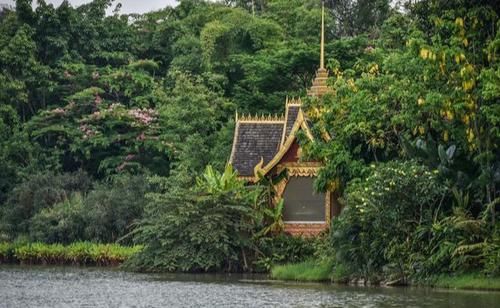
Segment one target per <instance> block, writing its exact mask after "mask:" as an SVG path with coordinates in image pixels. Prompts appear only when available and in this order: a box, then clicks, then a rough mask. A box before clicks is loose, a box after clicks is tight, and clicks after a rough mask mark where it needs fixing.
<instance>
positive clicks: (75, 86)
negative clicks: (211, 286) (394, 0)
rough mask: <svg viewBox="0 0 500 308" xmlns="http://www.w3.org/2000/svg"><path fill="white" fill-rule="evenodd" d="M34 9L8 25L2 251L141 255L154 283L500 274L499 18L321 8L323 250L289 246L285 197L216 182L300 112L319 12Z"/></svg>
mask: <svg viewBox="0 0 500 308" xmlns="http://www.w3.org/2000/svg"><path fill="white" fill-rule="evenodd" d="M32 2H33V1H31V0H17V1H16V9H15V11H4V12H2V13H1V14H0V175H1V177H0V240H6V241H10V242H13V241H15V240H16V239H21V240H30V241H41V242H46V243H54V244H55V245H56V246H57V244H69V243H72V242H75V241H93V242H103V243H112V242H117V241H122V242H126V243H131V242H135V243H137V244H141V245H144V249H143V250H142V251H141V252H140V253H139V254H137V255H135V256H134V257H133V258H131V259H130V260H129V262H128V266H130V267H134V268H137V269H143V270H152V271H156V270H182V271H215V270H229V271H240V270H247V271H252V270H254V271H260V270H269V268H271V267H272V266H273V265H274V264H279V263H284V262H304V261H308V260H309V259H310V258H312V257H315V258H317V259H320V260H321V262H320V263H318V262H313V261H308V263H302V265H301V266H297V269H295V268H292V271H302V270H303V269H304V267H307V266H308V265H311V264H322V265H323V264H326V265H328V267H330V266H333V272H332V273H331V274H332V275H331V277H334V278H335V279H338V278H345V279H347V278H363V279H369V280H373V281H379V280H383V279H400V280H402V281H407V280H409V279H419V280H425V278H426V277H430V276H433V275H436V274H450V273H451V274H457V273H460V274H462V273H467V272H481V273H482V274H486V275H490V276H498V275H499V274H500V267H499V264H500V236H499V234H500V231H499V230H500V228H499V221H498V220H499V217H498V207H499V203H500V196H499V195H500V192H499V188H498V187H499V182H500V162H499V160H498V158H499V157H500V150H499V139H500V130H499V126H500V125H499V124H500V104H499V99H500V86H499V84H500V58H499V55H498V54H499V49H500V21H499V15H500V10H499V7H498V4H497V3H496V1H493V0H486V1H479V0H478V1H465V0H453V1H441V0H424V1H403V2H404V3H405V5H404V8H399V9H396V8H393V7H391V2H390V1H388V0H377V1H351V0H331V1H325V3H326V9H327V12H326V13H327V14H326V23H327V25H328V29H329V30H328V31H327V33H326V39H327V45H326V57H327V67H328V69H329V71H330V80H329V84H330V87H331V89H332V91H331V92H330V93H329V94H327V95H325V96H324V97H322V98H321V99H317V98H310V99H307V102H306V106H305V110H306V112H307V115H308V117H309V119H310V120H311V123H312V124H313V127H312V130H313V133H314V134H315V135H316V136H317V137H318V138H316V141H315V142H311V143H307V144H305V151H304V154H305V156H307V157H309V158H312V159H314V160H317V161H322V162H324V163H325V166H324V168H322V170H321V171H320V175H319V178H318V180H317V181H316V186H317V188H318V190H326V189H335V190H337V192H338V194H339V195H340V196H341V198H340V201H341V203H342V204H343V207H344V212H343V214H342V215H341V216H340V217H338V218H337V219H335V220H334V221H333V223H332V226H331V231H330V234H328V236H327V238H328V240H322V239H319V240H311V241H309V240H305V239H300V238H291V237H288V236H285V235H281V234H280V233H281V232H282V229H283V219H282V213H281V210H282V207H283V203H281V204H280V206H277V207H275V208H269V206H268V205H269V200H270V198H272V197H273V195H272V194H273V192H272V189H270V187H269V185H270V184H272V181H273V179H266V181H261V183H260V185H257V186H254V187H248V186H245V185H243V184H242V183H241V182H239V181H238V180H236V174H235V173H234V172H233V171H232V170H231V168H230V167H227V168H226V169H225V171H224V172H219V170H224V167H225V165H226V162H227V158H228V157H229V153H230V145H231V141H232V133H233V130H234V122H233V121H232V120H231V119H232V117H233V114H234V113H235V111H238V112H245V113H248V112H251V113H255V112H257V113H269V112H282V107H283V103H284V98H285V96H286V95H289V96H299V95H300V96H304V95H305V93H306V89H307V88H308V87H309V85H310V83H311V80H312V78H313V76H314V71H315V69H316V68H317V66H318V59H319V48H318V41H319V25H320V18H319V16H320V1H316V0H293V1H290V0H259V1H222V2H212V1H203V0H182V1H180V2H179V4H178V5H177V6H176V7H167V8H165V9H163V10H160V11H157V12H151V13H147V14H144V15H130V16H126V15H120V14H119V13H118V12H117V13H114V14H113V15H109V16H106V9H107V8H108V7H109V6H110V5H111V2H112V1H109V0H94V1H92V2H90V3H88V4H85V5H82V6H80V7H77V8H74V7H72V6H71V5H69V4H68V2H67V1H63V3H62V4H61V5H60V6H59V7H54V6H53V5H50V4H47V3H46V2H45V1H38V5H37V6H36V8H35V9H33V6H32V4H33V3H32ZM325 133H327V134H328V135H330V137H331V138H322V137H324V136H325V135H326V134H325ZM206 166H213V169H212V167H206ZM274 180H275V179H274ZM40 245H41V244H40ZM56 246H53V247H54V249H55V250H58V249H59V248H57V247H59V246H57V247H56ZM0 247H3V246H0ZM61 247H62V246H61ZM1 249H3V248H1ZM30 249H31V248H30ZM61 249H62V248H61ZM82 249H83V250H85V249H86V248H85V249H84V248H82ZM28 250H29V249H28ZM77 250H78V249H77ZM324 270H325V268H324V267H322V269H321V271H320V272H321V275H323V274H324V273H325V271H324ZM326 271H327V270H326Z"/></svg>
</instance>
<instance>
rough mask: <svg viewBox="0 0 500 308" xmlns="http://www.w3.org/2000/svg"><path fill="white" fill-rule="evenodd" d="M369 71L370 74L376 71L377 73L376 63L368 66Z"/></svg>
mask: <svg viewBox="0 0 500 308" xmlns="http://www.w3.org/2000/svg"><path fill="white" fill-rule="evenodd" d="M369 73H370V74H376V73H378V64H375V65H373V66H372V67H371V68H370V70H369Z"/></svg>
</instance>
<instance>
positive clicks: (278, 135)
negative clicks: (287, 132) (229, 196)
mask: <svg viewBox="0 0 500 308" xmlns="http://www.w3.org/2000/svg"><path fill="white" fill-rule="evenodd" d="M284 123H285V121H284V119H274V120H262V119H261V120H259V119H251V118H247V119H243V120H238V121H237V122H236V130H235V134H234V141H233V149H232V152H231V158H230V160H229V162H230V163H231V164H232V165H233V167H234V168H235V169H236V170H237V171H238V173H239V175H240V176H242V177H253V176H254V168H255V166H256V165H258V164H259V163H261V162H262V163H263V164H268V163H269V162H270V161H271V160H272V159H273V158H274V156H275V155H276V153H278V150H279V148H280V145H281V139H282V135H283V127H284Z"/></svg>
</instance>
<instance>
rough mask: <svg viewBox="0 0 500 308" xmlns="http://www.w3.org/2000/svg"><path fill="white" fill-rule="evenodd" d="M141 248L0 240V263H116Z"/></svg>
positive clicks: (81, 243)
mask: <svg viewBox="0 0 500 308" xmlns="http://www.w3.org/2000/svg"><path fill="white" fill-rule="evenodd" d="M141 249H142V247H141V246H133V247H127V246H121V245H118V244H95V243H90V242H78V243H73V244H71V245H67V246H64V245H61V244H44V243H27V244H26V243H24V244H19V243H0V263H21V264H42V265H49V264H50V265H97V266H115V265H119V264H121V263H123V262H124V261H125V260H127V259H128V258H129V257H130V256H132V255H133V254H135V253H137V252H139V251H140V250H141Z"/></svg>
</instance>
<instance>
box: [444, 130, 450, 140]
mask: <svg viewBox="0 0 500 308" xmlns="http://www.w3.org/2000/svg"><path fill="white" fill-rule="evenodd" d="M449 137H450V136H449V135H448V131H447V130H445V131H444V133H443V140H444V142H448V140H449V139H450V138H449Z"/></svg>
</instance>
